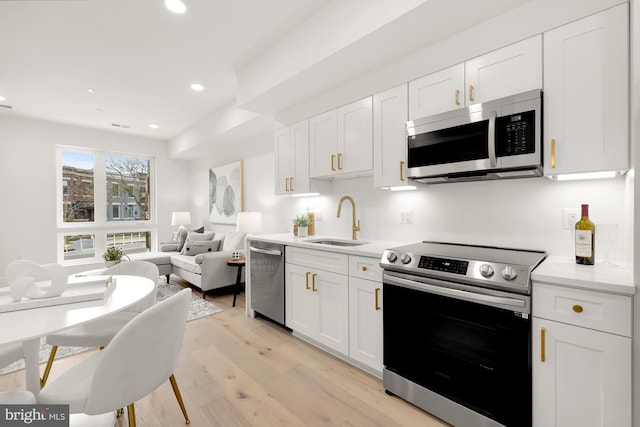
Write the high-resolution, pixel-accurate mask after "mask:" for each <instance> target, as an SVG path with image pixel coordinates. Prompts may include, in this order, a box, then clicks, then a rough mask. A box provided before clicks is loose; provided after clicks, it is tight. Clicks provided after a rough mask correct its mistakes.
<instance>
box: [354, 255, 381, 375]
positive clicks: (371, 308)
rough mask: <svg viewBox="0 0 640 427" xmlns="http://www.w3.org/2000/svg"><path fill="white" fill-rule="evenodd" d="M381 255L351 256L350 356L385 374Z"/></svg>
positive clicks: (379, 373) (376, 371)
mask: <svg viewBox="0 0 640 427" xmlns="http://www.w3.org/2000/svg"><path fill="white" fill-rule="evenodd" d="M379 261H380V260H379V258H368V257H361V256H353V255H350V256H349V356H350V357H351V358H352V359H354V360H356V361H358V362H360V363H361V364H364V365H366V366H368V367H370V368H371V369H373V371H374V373H376V374H378V375H382V351H383V340H382V335H383V334H382V269H381V268H380V266H379V265H378V263H379Z"/></svg>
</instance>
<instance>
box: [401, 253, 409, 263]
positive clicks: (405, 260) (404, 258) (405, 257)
mask: <svg viewBox="0 0 640 427" xmlns="http://www.w3.org/2000/svg"><path fill="white" fill-rule="evenodd" d="M400 262H401V263H403V264H409V263H410V262H411V257H410V256H409V254H405V253H404V252H403V253H401V254H400Z"/></svg>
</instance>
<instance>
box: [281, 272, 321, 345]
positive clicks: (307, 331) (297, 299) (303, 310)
mask: <svg viewBox="0 0 640 427" xmlns="http://www.w3.org/2000/svg"><path fill="white" fill-rule="evenodd" d="M310 271H311V270H310V269H308V268H305V267H302V266H299V265H293V264H289V263H287V264H285V276H286V280H285V293H286V304H285V305H286V310H287V311H286V316H285V319H286V324H287V326H288V327H289V328H291V329H293V330H294V331H296V332H300V333H301V334H304V335H306V336H313V335H314V334H315V331H316V330H317V319H316V318H317V312H318V310H317V303H316V297H315V295H314V294H313V292H312V291H311V284H310V282H309V280H311V279H310V274H307V273H310Z"/></svg>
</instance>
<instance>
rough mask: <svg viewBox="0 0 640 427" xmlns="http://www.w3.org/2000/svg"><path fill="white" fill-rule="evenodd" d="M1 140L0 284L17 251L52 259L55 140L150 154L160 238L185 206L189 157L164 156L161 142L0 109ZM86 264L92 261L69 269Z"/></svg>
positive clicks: (42, 260) (166, 235) (35, 258)
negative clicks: (152, 165) (154, 175)
mask: <svg viewBox="0 0 640 427" xmlns="http://www.w3.org/2000/svg"><path fill="white" fill-rule="evenodd" d="M0 142H1V144H2V156H1V157H0V182H2V189H3V191H2V198H3V200H4V203H3V208H2V224H3V226H4V229H3V232H2V240H1V242H2V243H0V285H1V284H2V283H3V282H4V281H5V279H4V271H5V268H6V266H7V265H8V264H9V263H10V262H11V261H13V260H15V259H17V258H18V256H21V257H23V258H25V259H31V260H33V261H36V262H39V263H52V262H56V249H57V248H56V229H57V226H56V160H55V159H56V156H55V147H56V145H66V146H75V147H86V148H94V149H100V150H111V151H113V152H120V153H129V154H141V155H150V156H154V158H155V165H156V177H157V179H156V191H155V193H154V194H155V196H154V197H155V202H156V212H158V222H157V224H158V227H157V230H158V235H159V236H160V239H165V238H166V239H168V238H170V236H171V231H172V227H171V212H172V211H174V210H188V209H189V198H190V194H189V191H188V180H189V163H188V162H186V161H177V160H171V159H169V158H168V157H167V143H166V142H163V141H157V140H152V139H148V138H141V137H134V136H124V135H121V134H119V133H117V132H103V131H98V130H92V129H86V128H80V127H75V126H68V125H63V124H56V123H51V122H46V121H40V120H32V119H27V118H21V117H19V116H17V115H16V114H15V113H13V112H10V113H3V114H0ZM101 264H102V263H101ZM89 268H96V266H93V267H92V266H90V265H84V266H79V267H77V268H76V269H70V271H73V270H75V271H78V269H80V270H86V269H89Z"/></svg>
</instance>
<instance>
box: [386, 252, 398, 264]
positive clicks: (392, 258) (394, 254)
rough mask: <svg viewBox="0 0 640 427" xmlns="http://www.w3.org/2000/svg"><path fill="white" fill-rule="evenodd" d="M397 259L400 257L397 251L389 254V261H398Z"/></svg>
mask: <svg viewBox="0 0 640 427" xmlns="http://www.w3.org/2000/svg"><path fill="white" fill-rule="evenodd" d="M397 259H398V255H396V253H395V252H389V253H388V254H387V261H389V262H396V260H397Z"/></svg>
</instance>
